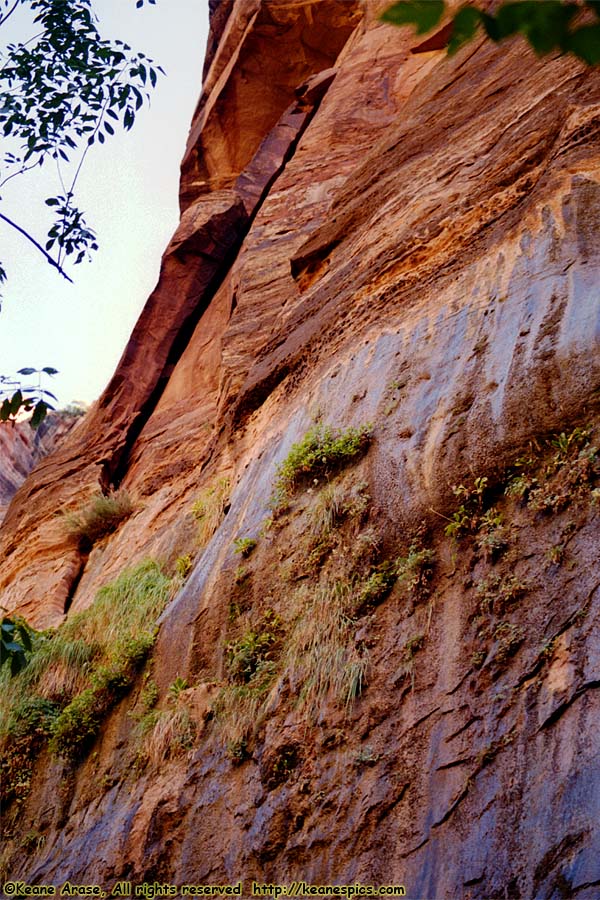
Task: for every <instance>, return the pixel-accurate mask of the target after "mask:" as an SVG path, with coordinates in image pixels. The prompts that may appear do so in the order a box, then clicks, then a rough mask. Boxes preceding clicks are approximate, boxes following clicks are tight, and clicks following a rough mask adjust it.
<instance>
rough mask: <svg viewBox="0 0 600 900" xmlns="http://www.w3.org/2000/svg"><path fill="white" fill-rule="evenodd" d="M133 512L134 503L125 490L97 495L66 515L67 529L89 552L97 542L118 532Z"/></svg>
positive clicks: (82, 547) (83, 548)
mask: <svg viewBox="0 0 600 900" xmlns="http://www.w3.org/2000/svg"><path fill="white" fill-rule="evenodd" d="M133 510H134V504H133V501H132V499H131V497H130V496H129V494H128V493H127V491H125V490H119V491H113V492H111V493H110V494H107V495H104V494H101V493H97V494H94V496H93V497H92V498H91V500H90V501H89V502H88V503H86V504H85V505H84V506H82V507H80V508H79V509H77V510H74V511H72V512H70V513H66V515H65V527H66V529H67V531H68V532H69V534H71V535H72V536H73V537H74V538H75V539H76V540H77V542H78V543H79V546H80V547H81V549H82V550H89V549H91V547H92V546H93V545H94V544H95V543H96V541H99V540H100V539H101V538H103V537H105V536H106V535H107V534H112V532H113V531H116V530H117V528H118V527H119V525H120V524H121V522H123V521H124V520H125V519H127V518H129V516H130V515H131V514H132V512H133Z"/></svg>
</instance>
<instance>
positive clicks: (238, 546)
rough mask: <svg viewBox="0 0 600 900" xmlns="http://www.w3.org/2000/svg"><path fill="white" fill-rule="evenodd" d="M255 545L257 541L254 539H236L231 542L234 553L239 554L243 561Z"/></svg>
mask: <svg viewBox="0 0 600 900" xmlns="http://www.w3.org/2000/svg"><path fill="white" fill-rule="evenodd" d="M257 543H258V541H257V540H255V538H251V537H243V538H242V537H240V538H236V539H235V540H234V542H233V546H234V548H235V550H234V552H235V553H239V554H240V555H241V556H243V557H244V559H246V558H247V557H248V556H250V554H251V553H252V551H253V550H254V548H255V547H256V545H257Z"/></svg>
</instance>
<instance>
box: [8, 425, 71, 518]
mask: <svg viewBox="0 0 600 900" xmlns="http://www.w3.org/2000/svg"><path fill="white" fill-rule="evenodd" d="M76 422H77V418H76V417H75V416H72V415H60V416H59V415H49V416H48V417H47V418H46V420H45V422H44V423H43V424H42V425H41V426H40V427H39V428H38V429H37V430H36V431H33V430H32V429H31V428H30V426H29V425H28V424H26V423H19V424H18V425H14V426H11V425H7V424H6V425H4V427H2V428H1V429H0V520H1V519H2V517H3V516H4V513H5V511H6V509H7V507H8V504H9V503H10V501H11V500H12V498H13V497H14V495H15V493H16V491H17V489H18V488H19V486H20V485H21V484H22V483H23V482H24V481H25V479H26V477H27V476H28V475H29V473H30V472H31V470H32V469H33V468H34V466H35V465H36V464H37V463H38V462H39V461H40V460H41V459H43V457H44V456H47V455H48V453H50V452H51V451H52V450H53V449H55V447H56V446H58V444H59V443H60V442H61V440H62V439H63V438H64V437H65V435H66V434H68V433H69V431H70V430H71V429H72V427H73V426H74V425H75V424H76Z"/></svg>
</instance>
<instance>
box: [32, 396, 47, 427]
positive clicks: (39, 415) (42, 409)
mask: <svg viewBox="0 0 600 900" xmlns="http://www.w3.org/2000/svg"><path fill="white" fill-rule="evenodd" d="M47 412H48V404H47V403H45V402H44V401H43V400H40V401H39V402H38V403H36V406H35V409H34V411H33V415H32V417H31V419H30V420H29V424H30V425H31V427H32V428H37V427H38V426H39V425H41V424H42V422H43V421H44V419H45V418H46V413H47Z"/></svg>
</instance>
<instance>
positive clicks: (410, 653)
mask: <svg viewBox="0 0 600 900" xmlns="http://www.w3.org/2000/svg"><path fill="white" fill-rule="evenodd" d="M424 644H425V635H424V634H415V635H413V636H412V637H411V638H409V639H408V640H407V641H406V643H405V644H404V646H403V648H402V654H401V660H402V670H403V672H404V673H405V674H408V675H410V681H411V690H413V691H414V689H415V656H416V655H417V653H418V652H419V651H420V650H422V649H423V646H424Z"/></svg>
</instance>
